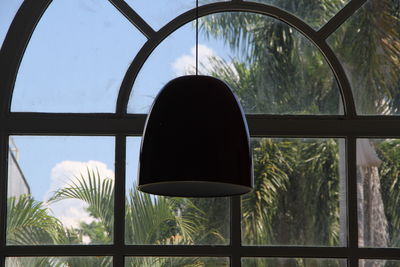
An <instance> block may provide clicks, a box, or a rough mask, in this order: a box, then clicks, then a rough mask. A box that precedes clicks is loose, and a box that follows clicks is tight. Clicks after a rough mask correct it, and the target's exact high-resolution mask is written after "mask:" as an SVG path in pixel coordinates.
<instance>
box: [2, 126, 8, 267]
mask: <svg viewBox="0 0 400 267" xmlns="http://www.w3.org/2000/svg"><path fill="white" fill-rule="evenodd" d="M0 138H1V139H0V155H1V156H0V266H5V254H4V251H5V246H6V242H7V238H6V234H7V233H6V231H7V225H6V222H7V176H8V175H7V163H8V135H6V134H5V132H3V131H2V132H1V135H0Z"/></svg>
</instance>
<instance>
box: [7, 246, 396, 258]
mask: <svg viewBox="0 0 400 267" xmlns="http://www.w3.org/2000/svg"><path fill="white" fill-rule="evenodd" d="M113 249H114V246H112V245H104V246H101V245H87V246H82V245H77V246H73V245H71V246H65V245H63V246H7V247H5V248H4V251H3V254H4V255H5V256H6V257H14V256H98V255H101V256H113V255H114V253H113ZM118 255H125V256H171V257H175V256H188V257H190V256H209V257H232V256H238V257H289V258H293V257H300V258H358V259H400V249H395V248H358V249H350V248H342V247H251V246H246V247H244V246H243V247H240V248H237V249H235V248H233V247H230V246H149V245H136V246H135V245H126V246H124V247H123V248H121V250H120V251H119V252H118Z"/></svg>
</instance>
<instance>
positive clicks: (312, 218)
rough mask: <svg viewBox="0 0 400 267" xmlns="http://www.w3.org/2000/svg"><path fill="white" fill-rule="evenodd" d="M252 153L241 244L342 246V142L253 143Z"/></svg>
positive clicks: (295, 140)
mask: <svg viewBox="0 0 400 267" xmlns="http://www.w3.org/2000/svg"><path fill="white" fill-rule="evenodd" d="M252 147H253V162H254V179H255V181H254V190H253V192H252V193H250V194H247V195H245V196H243V197H242V242H243V244H245V245H283V246H289V245H295V246H296V245H298V246H344V245H345V244H346V216H345V203H346V202H345V201H346V185H345V170H344V166H345V164H344V156H345V149H344V141H343V140H337V139H294V138H290V139H286V138H285V139H278V138H273V139H270V138H260V139H258V138H257V139H252ZM339 158H340V159H341V160H339ZM343 210H344V211H343Z"/></svg>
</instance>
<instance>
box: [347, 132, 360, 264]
mask: <svg viewBox="0 0 400 267" xmlns="http://www.w3.org/2000/svg"><path fill="white" fill-rule="evenodd" d="M346 149H347V153H346V156H347V159H346V160H347V223H348V231H347V233H348V239H347V240H348V241H347V243H348V250H349V258H348V266H349V267H358V257H357V256H355V255H357V253H356V251H357V250H358V214H357V212H358V210H357V205H358V203H357V195H358V192H357V139H356V138H355V137H354V136H348V138H347V143H346Z"/></svg>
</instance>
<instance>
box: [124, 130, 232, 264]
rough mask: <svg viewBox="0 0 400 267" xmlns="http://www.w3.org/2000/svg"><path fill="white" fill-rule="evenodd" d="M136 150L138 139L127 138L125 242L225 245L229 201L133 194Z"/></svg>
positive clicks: (224, 199)
mask: <svg viewBox="0 0 400 267" xmlns="http://www.w3.org/2000/svg"><path fill="white" fill-rule="evenodd" d="M139 150H140V138H139V137H130V138H128V140H127V152H126V154H127V179H126V181H127V184H126V188H127V195H126V198H127V199H126V219H125V242H126V243H127V244H137V245H142V244H152V245H222V244H224V245H226V244H229V236H230V235H229V229H230V217H229V216H230V210H229V207H230V205H229V198H190V199H189V198H176V197H174V198H171V197H157V196H154V195H149V194H144V193H141V192H139V191H137V190H136V186H135V184H137V182H136V179H137V167H138V158H139ZM138 266H139V265H138Z"/></svg>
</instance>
